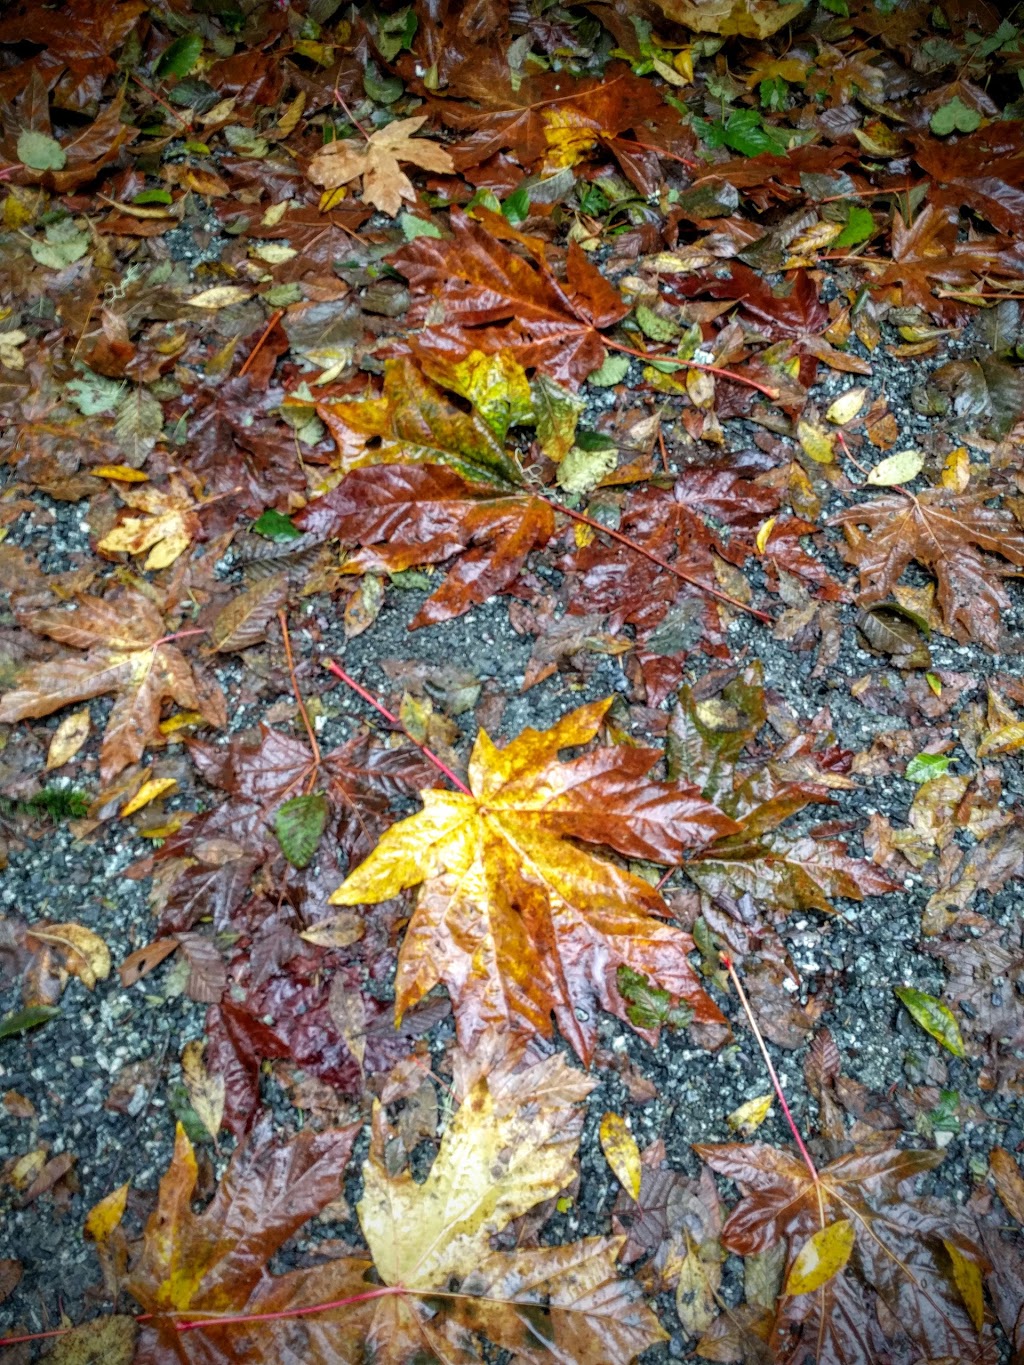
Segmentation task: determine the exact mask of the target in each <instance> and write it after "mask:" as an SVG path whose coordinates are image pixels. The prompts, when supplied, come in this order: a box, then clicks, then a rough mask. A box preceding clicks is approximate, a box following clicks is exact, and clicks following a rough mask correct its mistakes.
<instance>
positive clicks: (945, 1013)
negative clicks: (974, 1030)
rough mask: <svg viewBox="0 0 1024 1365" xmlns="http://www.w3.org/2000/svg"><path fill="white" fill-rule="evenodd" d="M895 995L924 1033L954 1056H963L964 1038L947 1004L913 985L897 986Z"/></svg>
mask: <svg viewBox="0 0 1024 1365" xmlns="http://www.w3.org/2000/svg"><path fill="white" fill-rule="evenodd" d="M895 990H896V995H897V996H898V998H899V999H900V1001H901V1002H902V1003H903V1004H904V1005H905V1006H906V1007H907V1011H908V1013H909V1014H910V1017H911V1018H912V1019H913V1020H914V1022H915V1023H917V1024H920V1025H921V1027H922V1028H923V1029H924V1031H925V1033H930V1034H931V1036H932V1037H933V1038H934V1039H936V1040H937V1041H938V1042H940V1043H941V1044H942V1046H943V1047H944V1048H946V1049H947V1050H948V1051H949V1052H952V1054H953V1056H954V1057H965V1056H966V1055H967V1054H966V1053H965V1051H964V1040H963V1038H962V1037H961V1035H960V1025H959V1024H958V1023H957V1021H956V1016H955V1015H954V1013H953V1011H952V1010H951V1009H950V1008H949V1006H948V1005H944V1004H943V1003H942V1001H941V1000H937V999H936V998H935V996H934V995H927V994H925V992H924V991H919V990H917V989H915V987H913V986H897V987H896V988H895Z"/></svg>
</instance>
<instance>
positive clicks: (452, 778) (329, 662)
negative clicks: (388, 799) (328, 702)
mask: <svg viewBox="0 0 1024 1365" xmlns="http://www.w3.org/2000/svg"><path fill="white" fill-rule="evenodd" d="M322 662H323V666H324V668H326V669H327V671H328V672H329V673H333V674H334V676H335V677H336V678H340V679H341V681H342V682H343V683H345V684H346V686H348V687H351V689H352V691H353V692H355V693H356V694H357V695H358V696H360V697H362V699H363V701H366V702H369V703H370V705H371V706H372V707H373V708H374V710H375V711H379V712H380V714H381V715H382V716H383V717H384V719H385V720H389V721H390V722H391V724H392V725H394V726H397V728H398V729H399V730H401V731H402V733H403V734H404V735H405V737H406V739H407V740H409V742H410V743H411V744H415V745H416V748H417V749H419V751H420V753H421V754H423V756H424V757H425V758H428V759H429V760H430V761H431V763H433V765H434V767H435V768H438V769H439V770H440V771H441V772H442V773H444V775H445V777H447V779H448V781H449V782H450V783H451V784H452V785H453V786H454V787H455V788H457V789H458V790H459V791H460V792H462V793H463V794H464V795H466V796H472V795H473V793H472V792H471V791H470V790H469V788H468V787H467V786H466V784H465V782H463V780H462V778H461V777H457V776H456V775H455V773H453V772H452V770H451V768H449V767H448V765H447V763H444V762H442V761H441V759H439V758H438V756H437V754H435V753H434V751H433V749H428V748H427V746H426V745H425V744H421V743H420V742H419V740H418V739H414V738H413V736H412V735H410V734H409V731H408V730H407V729H406V728H405V726H404V725H403V724H402V722H401V720H400V719H399V718H398V716H396V715H394V714H393V713H392V712H391V711H389V710H388V708H387V707H386V706H384V705H383V703H382V702H379V701H378V700H377V698H376V697H375V696H374V695H373V693H372V692H367V690H366V688H365V687H363V686H361V685H360V684H359V683H357V682H356V680H355V678H351V677H349V675H348V674H347V673H346V672H345V670H344V669H343V668H339V667H338V665H337V664H336V663H335V662H334V660H333V659H324V660H323V661H322Z"/></svg>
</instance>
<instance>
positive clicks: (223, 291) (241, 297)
mask: <svg viewBox="0 0 1024 1365" xmlns="http://www.w3.org/2000/svg"><path fill="white" fill-rule="evenodd" d="M250 298H252V290H251V289H247V288H245V286H244V285H241V284H216V285H214V287H213V288H212V289H204V290H203V291H202V293H201V294H194V295H193V296H192V298H190V299H188V300H187V302H188V304H189V307H191V308H230V307H231V305H232V304H234V303H244V302H245V300H246V299H250Z"/></svg>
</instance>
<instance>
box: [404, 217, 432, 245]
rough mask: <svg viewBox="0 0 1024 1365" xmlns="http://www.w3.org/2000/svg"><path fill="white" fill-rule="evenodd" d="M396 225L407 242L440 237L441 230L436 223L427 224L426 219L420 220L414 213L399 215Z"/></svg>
mask: <svg viewBox="0 0 1024 1365" xmlns="http://www.w3.org/2000/svg"><path fill="white" fill-rule="evenodd" d="M398 225H399V227H400V228H401V229H402V236H403V237H404V238H405V240H406V241H407V242H412V241H415V240H416V238H417V237H438V238H439V237H440V236H441V229H440V228H439V227H438V226H437V224H436V223H431V222H428V220H427V219H426V218H420V217H418V216H417V215H416V214H415V213H401V214H399V215H398Z"/></svg>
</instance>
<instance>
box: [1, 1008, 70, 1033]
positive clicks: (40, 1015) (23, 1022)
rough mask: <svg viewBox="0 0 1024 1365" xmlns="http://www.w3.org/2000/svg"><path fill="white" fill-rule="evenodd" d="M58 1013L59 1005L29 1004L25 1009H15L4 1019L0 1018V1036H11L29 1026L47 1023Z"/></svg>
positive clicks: (36, 1026)
mask: <svg viewBox="0 0 1024 1365" xmlns="http://www.w3.org/2000/svg"><path fill="white" fill-rule="evenodd" d="M58 1014H60V1006H59V1005H30V1006H29V1007H28V1008H27V1009H23V1010H16V1011H15V1012H14V1014H9V1015H8V1016H7V1018H6V1019H0V1038H13V1037H14V1036H15V1035H16V1034H18V1033H25V1032H27V1031H28V1030H29V1029H30V1028H38V1027H39V1025H40V1024H47V1023H49V1021H50V1020H51V1019H56V1018H57V1016H58Z"/></svg>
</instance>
